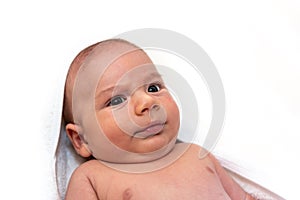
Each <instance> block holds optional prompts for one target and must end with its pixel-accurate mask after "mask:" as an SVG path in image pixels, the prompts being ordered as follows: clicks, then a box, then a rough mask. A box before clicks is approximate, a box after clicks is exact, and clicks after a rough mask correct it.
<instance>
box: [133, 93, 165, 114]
mask: <svg viewBox="0 0 300 200" xmlns="http://www.w3.org/2000/svg"><path fill="white" fill-rule="evenodd" d="M133 104H134V111H135V114H136V115H145V114H149V112H150V111H151V110H158V109H159V104H158V102H157V100H156V98H155V97H153V96H152V95H151V94H148V93H147V92H144V91H136V92H135V93H134V95H133Z"/></svg>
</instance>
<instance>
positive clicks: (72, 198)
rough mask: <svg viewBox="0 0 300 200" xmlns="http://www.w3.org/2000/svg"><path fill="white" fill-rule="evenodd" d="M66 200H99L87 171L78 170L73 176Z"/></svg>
mask: <svg viewBox="0 0 300 200" xmlns="http://www.w3.org/2000/svg"><path fill="white" fill-rule="evenodd" d="M65 199H66V200H76V199H78V200H82V199H89V200H98V197H97V193H96V192H95V190H94V188H93V186H92V183H91V181H90V179H89V177H88V176H87V175H86V173H85V169H82V168H80V167H79V168H77V169H76V170H75V171H74V173H73V174H72V176H71V179H70V182H69V185H68V190H67V194H66V198H65Z"/></svg>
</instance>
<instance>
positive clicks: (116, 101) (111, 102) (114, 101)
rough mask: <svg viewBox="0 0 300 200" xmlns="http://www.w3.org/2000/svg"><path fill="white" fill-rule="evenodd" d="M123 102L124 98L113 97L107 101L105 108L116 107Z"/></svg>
mask: <svg viewBox="0 0 300 200" xmlns="http://www.w3.org/2000/svg"><path fill="white" fill-rule="evenodd" d="M124 101H126V97H124V96H115V97H113V98H111V99H110V100H109V101H108V103H107V106H116V105H119V104H121V103H123V102H124Z"/></svg>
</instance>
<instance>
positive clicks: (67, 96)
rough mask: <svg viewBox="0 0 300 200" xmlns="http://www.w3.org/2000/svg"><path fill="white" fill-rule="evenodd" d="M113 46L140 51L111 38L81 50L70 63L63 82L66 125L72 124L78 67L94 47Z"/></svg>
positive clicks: (122, 41) (124, 41) (127, 43)
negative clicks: (73, 92)
mask: <svg viewBox="0 0 300 200" xmlns="http://www.w3.org/2000/svg"><path fill="white" fill-rule="evenodd" d="M113 44H126V45H130V46H133V47H135V48H138V49H140V48H139V47H138V46H136V45H135V44H133V43H131V42H129V41H127V40H124V39H120V38H113V39H108V40H103V41H101V42H97V43H95V44H92V45H90V46H88V47H86V48H85V49H83V50H81V51H80V52H79V53H78V54H77V55H76V57H75V58H74V60H73V61H72V63H71V65H70V67H69V70H68V73H67V77H66V82H65V89H64V104H63V119H64V121H65V123H66V124H68V123H74V118H73V112H72V91H73V87H74V82H75V78H76V75H77V72H78V71H79V69H80V67H81V66H82V65H83V64H84V62H85V60H86V59H87V57H88V56H89V55H90V54H91V53H92V52H93V50H94V49H95V48H96V47H99V48H101V47H103V48H105V47H107V46H110V45H113Z"/></svg>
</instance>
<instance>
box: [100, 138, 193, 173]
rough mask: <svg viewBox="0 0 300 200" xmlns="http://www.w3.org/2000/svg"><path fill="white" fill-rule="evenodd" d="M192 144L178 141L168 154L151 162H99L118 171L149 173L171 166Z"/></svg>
mask: <svg viewBox="0 0 300 200" xmlns="http://www.w3.org/2000/svg"><path fill="white" fill-rule="evenodd" d="M190 145H191V144H188V143H176V144H175V146H174V148H173V149H172V150H171V151H170V152H169V153H168V154H166V155H165V156H163V157H161V158H158V159H156V160H153V161H149V162H142V163H130V164H127V163H126V164H125V163H109V162H104V161H100V160H99V162H101V163H103V164H104V165H106V166H108V167H110V168H113V169H115V170H118V171H123V172H128V173H147V172H152V171H156V170H159V169H162V168H164V167H167V166H169V165H170V164H172V163H173V162H175V161H176V160H177V159H178V158H180V157H181V156H182V154H184V152H185V151H186V150H187V149H188V147H189V146H190Z"/></svg>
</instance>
